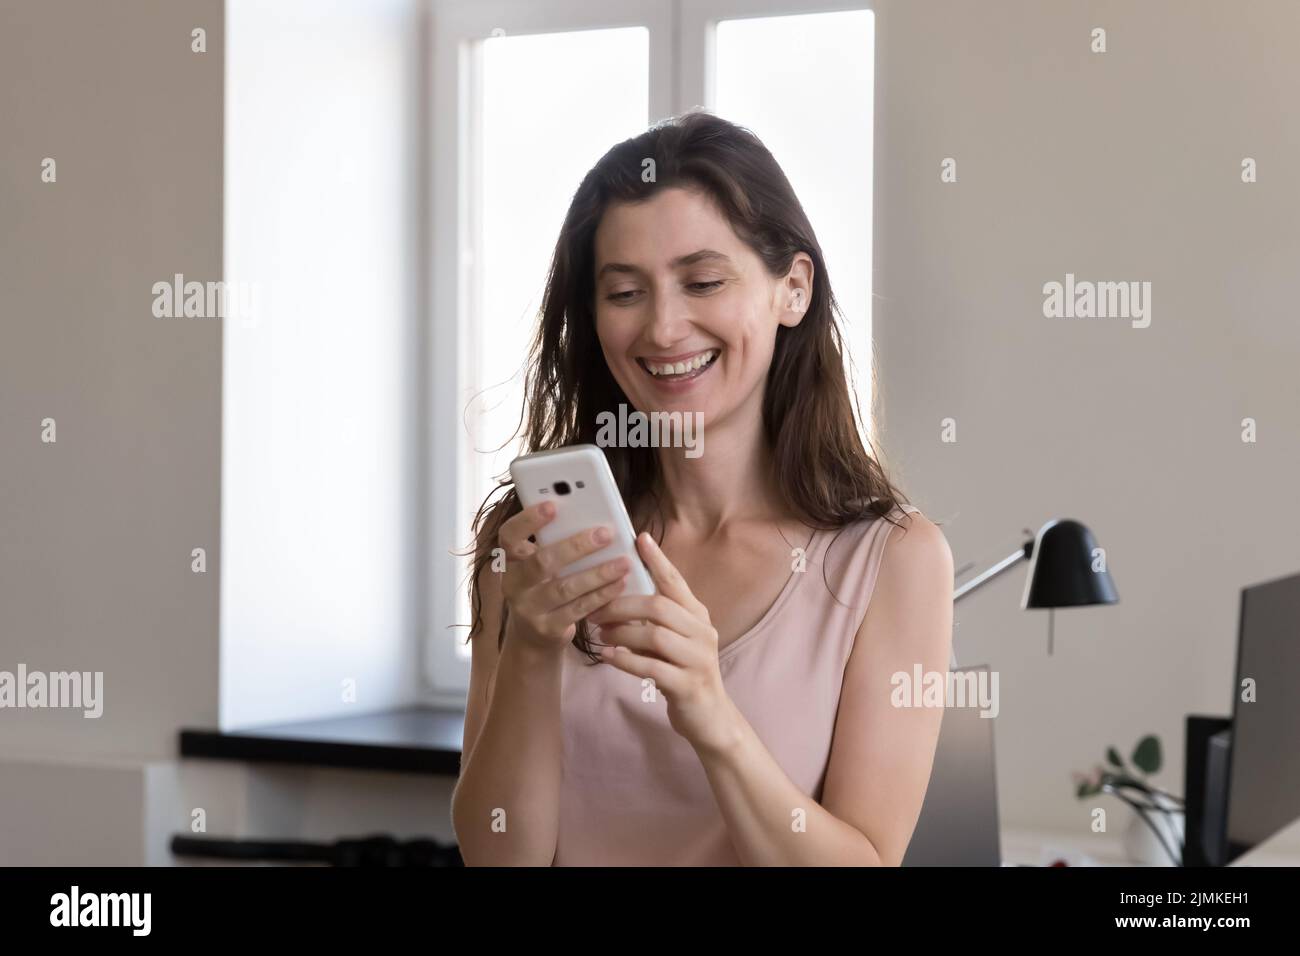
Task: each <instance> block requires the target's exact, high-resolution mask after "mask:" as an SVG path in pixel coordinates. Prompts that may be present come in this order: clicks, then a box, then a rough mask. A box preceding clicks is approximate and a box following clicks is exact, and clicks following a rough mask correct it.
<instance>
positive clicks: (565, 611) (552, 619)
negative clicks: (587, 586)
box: [544, 572, 627, 631]
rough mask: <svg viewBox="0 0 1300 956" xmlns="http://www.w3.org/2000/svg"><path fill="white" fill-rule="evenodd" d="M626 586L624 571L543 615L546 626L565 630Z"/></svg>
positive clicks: (611, 598) (610, 599)
mask: <svg viewBox="0 0 1300 956" xmlns="http://www.w3.org/2000/svg"><path fill="white" fill-rule="evenodd" d="M575 577H576V575H575ZM626 586H627V573H626V572H624V573H622V574H620V575H619V576H618V578H617V579H616V580H614V581H611V582H609V583H608V584H605V585H603V586H601V587H598V588H596V589H595V590H593V591H588V592H587V593H586V594H583V595H581V596H580V597H578V598H576V599H574V600H572V601H570V602H569V603H568V604H562V605H561V606H560V607H557V608H556V609H555V610H553V611H551V612H549V613H548V614H546V615H544V619H545V622H546V626H547V627H548V628H551V629H553V630H557V631H562V630H566V629H567V628H568V627H569V625H571V624H576V623H577V622H578V621H580V620H582V619H583V618H584V617H586V616H587V615H589V614H590V613H591V612H592V611H594V610H596V609H597V608H599V607H600V606H602V605H604V604H607V603H609V602H610V601H612V600H613V599H614V598H616V597H618V595H619V594H620V593H621V592H622V590H623V588H625V587H626Z"/></svg>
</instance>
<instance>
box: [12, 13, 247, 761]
mask: <svg viewBox="0 0 1300 956" xmlns="http://www.w3.org/2000/svg"><path fill="white" fill-rule="evenodd" d="M222 10H223V7H222V4H221V2H220V0H199V2H186V3H172V2H168V0H125V2H115V3H88V2H68V0H42V2H40V3H35V2H22V3H6V4H4V5H3V7H0V193H2V194H3V200H2V202H0V217H3V223H2V224H0V462H2V463H3V467H0V669H5V670H10V671H13V670H15V668H16V666H17V665H18V664H19V663H24V664H26V665H27V667H28V668H29V669H32V670H46V671H50V670H79V671H103V672H104V684H105V686H104V701H105V704H104V714H103V716H102V717H101V718H99V719H98V720H92V719H85V718H83V717H82V716H81V713H80V712H77V711H67V710H5V711H0V755H4V754H14V753H31V754H40V755H42V756H63V757H73V756H77V755H93V754H115V755H127V756H144V757H154V756H165V755H172V754H174V753H175V749H176V732H177V729H178V727H180V726H182V725H214V724H215V721H216V718H217V590H218V581H217V569H218V566H219V560H220V556H219V554H218V543H219V539H218V512H219V504H220V497H219V477H220V450H221V438H220V434H221V431H220V426H221V392H220V385H221V339H220V335H221V330H220V327H219V324H218V322H217V321H214V320H207V319H157V318H154V316H153V314H152V311H151V305H152V302H153V294H152V292H151V287H152V285H153V283H154V282H157V281H160V280H164V279H167V278H168V277H170V276H172V275H173V274H174V273H177V272H180V273H183V274H184V275H185V276H186V278H187V279H189V278H194V279H199V280H201V281H207V280H210V279H212V280H215V279H220V278H221V163H222V151H221V116H222V46H221V36H222V29H223V27H222ZM194 27H203V28H205V29H206V30H207V52H206V53H203V54H198V53H192V52H191V50H190V31H191V29H193V28H194ZM45 157H52V158H53V159H54V160H55V161H56V163H57V167H56V170H57V177H58V178H57V182H55V183H43V182H42V181H41V163H42V160H43V159H44V158H45ZM45 418H53V419H55V422H56V428H57V433H56V434H57V441H56V442H55V443H54V444H43V443H42V441H41V421H42V419H45ZM194 548H206V550H207V569H208V570H207V573H206V574H195V573H193V572H192V571H191V570H190V561H191V559H190V552H191V550H192V549H194Z"/></svg>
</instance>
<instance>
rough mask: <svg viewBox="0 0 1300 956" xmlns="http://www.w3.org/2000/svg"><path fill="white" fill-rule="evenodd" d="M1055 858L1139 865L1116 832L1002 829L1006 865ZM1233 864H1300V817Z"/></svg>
mask: <svg viewBox="0 0 1300 956" xmlns="http://www.w3.org/2000/svg"><path fill="white" fill-rule="evenodd" d="M1055 859H1063V860H1065V861H1066V863H1068V864H1069V865H1070V866H1137V865H1139V864H1135V863H1130V862H1129V861H1128V859H1127V858H1126V857H1125V856H1124V847H1123V842H1122V841H1121V839H1120V836H1119V834H1116V833H1082V834H1081V833H1079V832H1077V831H1075V830H1035V829H1021V828H1018V827H1003V828H1002V863H1003V865H1004V866H1047V865H1049V864H1050V863H1051V862H1052V861H1053V860H1055ZM1232 866H1294V867H1300V820H1297V821H1295V822H1294V823H1292V824H1291V826H1289V827H1287V828H1286V829H1284V830H1282V831H1280V832H1278V833H1275V834H1274V835H1273V836H1272V837H1271V838H1270V839H1268V840H1266V841H1264V842H1263V843H1261V844H1260V845H1259V846H1257V847H1255V848H1254V849H1253V850H1251V851H1250V852H1249V853H1243V854H1242V855H1241V856H1240V857H1239V858H1238V859H1236V860H1235V861H1233V863H1232Z"/></svg>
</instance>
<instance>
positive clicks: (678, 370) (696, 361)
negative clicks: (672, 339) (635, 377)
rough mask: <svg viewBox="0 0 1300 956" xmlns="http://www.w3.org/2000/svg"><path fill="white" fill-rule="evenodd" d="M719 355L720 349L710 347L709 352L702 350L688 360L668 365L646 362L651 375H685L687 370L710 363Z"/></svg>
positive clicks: (690, 370)
mask: <svg viewBox="0 0 1300 956" xmlns="http://www.w3.org/2000/svg"><path fill="white" fill-rule="evenodd" d="M717 357H718V350H717V349H710V350H709V351H707V352H701V353H700V354H699V355H697V356H695V357H694V358H693V359H691V360H690V361H687V362H673V363H672V364H668V365H652V364H651V363H650V362H646V363H645V367H646V368H647V369H648V370H649V371H650V374H651V375H685V374H686V373H687V372H693V371H695V370H696V369H697V368H700V367H702V366H704V365H708V364H709V362H711V361H713V359H715V358H717Z"/></svg>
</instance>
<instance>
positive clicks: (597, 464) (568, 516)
mask: <svg viewBox="0 0 1300 956" xmlns="http://www.w3.org/2000/svg"><path fill="white" fill-rule="evenodd" d="M510 477H511V478H512V479H513V480H514V483H515V493H516V494H518V495H519V500H520V501H521V502H522V503H523V505H524V507H526V508H531V507H532V506H533V505H536V504H540V503H541V502H543V501H552V502H554V503H555V517H554V518H552V519H551V520H550V521H549V522H548V523H547V524H546V525H545V526H544V527H542V528H540V529H539V530H538V531H537V533H536V535H535V537H536V538H537V543H538V544H540V545H548V544H554V543H555V542H557V541H563V540H564V539H565V538H568V537H570V536H572V535H575V534H577V533H578V532H580V531H586V530H587V529H589V528H594V527H596V526H597V525H604V526H605V527H607V528H609V529H610V531H611V532H613V535H614V540H613V541H611V542H610V543H609V544H608V545H606V546H605V547H603V548H601V549H600V550H599V551H596V552H593V553H592V554H589V555H587V556H586V557H583V558H579V559H578V560H577V561H574V562H573V563H572V564H570V565H568V566H567V567H566V568H564V570H563V572H562V573H563V576H565V577H568V576H569V575H570V574H575V573H577V572H579V571H586V570H587V569H588V568H593V567H595V566H596V565H598V564H604V563H605V562H606V561H612V560H614V559H615V558H617V557H620V556H623V557H626V558H627V559H628V562H629V570H628V574H627V578H626V583H625V584H624V586H623V591H622V594H624V595H630V594H638V595H646V596H649V595H651V594H654V593H655V585H654V580H653V579H652V578H651V577H650V572H649V571H647V570H646V567H645V565H644V564H643V563H642V562H641V555H639V554H638V553H637V550H636V532H635V531H634V530H633V529H632V519H631V518H630V517H628V513H627V508H626V507H625V506H624V504H623V496H622V495H621V494H619V491H618V485H616V484H615V483H614V473H613V472H612V471H610V470H609V462H608V461H606V460H605V453H604V452H603V451H601V450H600V449H599V448H597V447H596V446H595V445H568V446H566V447H564V448H557V449H555V450H553V451H541V452H537V453H536V454H534V455H521V456H520V457H518V458H516V459H515V460H514V461H512V462H511V463H510Z"/></svg>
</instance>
